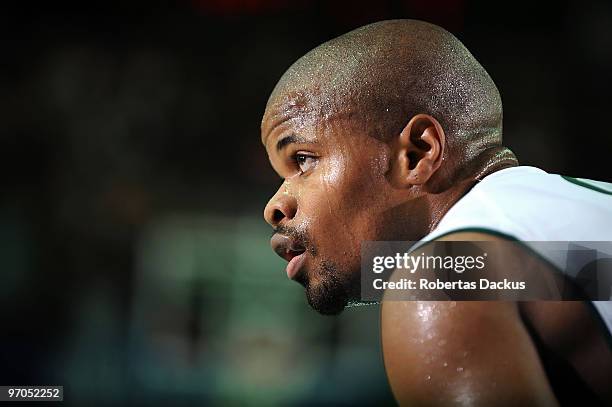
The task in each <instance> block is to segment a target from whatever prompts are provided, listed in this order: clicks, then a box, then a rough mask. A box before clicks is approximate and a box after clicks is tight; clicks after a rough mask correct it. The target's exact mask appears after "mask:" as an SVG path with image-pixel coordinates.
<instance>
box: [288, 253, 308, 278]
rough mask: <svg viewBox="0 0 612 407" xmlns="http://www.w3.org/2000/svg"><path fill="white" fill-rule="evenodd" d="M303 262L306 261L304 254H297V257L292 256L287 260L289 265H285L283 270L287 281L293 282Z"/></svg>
mask: <svg viewBox="0 0 612 407" xmlns="http://www.w3.org/2000/svg"><path fill="white" fill-rule="evenodd" d="M304 260H306V252H304V253H302V254H298V255H297V256H294V257H293V258H292V259H291V260H289V263H287V268H286V269H285V271H286V272H287V277H288V278H289V280H295V276H296V275H297V273H298V272H299V271H300V269H301V268H302V265H303V264H304Z"/></svg>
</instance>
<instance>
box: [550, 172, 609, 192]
mask: <svg viewBox="0 0 612 407" xmlns="http://www.w3.org/2000/svg"><path fill="white" fill-rule="evenodd" d="M560 177H561V178H563V179H564V180H566V181H568V182H571V183H572V184H575V185H578V186H580V187H584V188H588V189H591V190H593V191H597V192H601V193H602V194H607V195H612V189H611V190H607V189H604V188H602V187H600V186H598V185H595V184H592V183H590V182H589V181H591V180H588V179H584V178H574V177H568V176H567V175H560ZM610 188H612V184H610Z"/></svg>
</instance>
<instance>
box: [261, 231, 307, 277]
mask: <svg viewBox="0 0 612 407" xmlns="http://www.w3.org/2000/svg"><path fill="white" fill-rule="evenodd" d="M270 245H271V246H272V250H274V251H275V252H276V254H278V255H279V256H280V257H282V258H283V259H285V260H287V261H288V264H287V268H286V271H287V277H288V278H289V279H291V280H295V277H296V276H297V274H298V272H299V271H300V269H301V268H302V266H303V264H304V260H306V249H305V248H304V246H302V245H300V244H298V243H297V242H296V241H295V240H294V239H292V238H291V237H289V236H285V235H280V234H278V233H277V234H275V235H274V236H272V239H270Z"/></svg>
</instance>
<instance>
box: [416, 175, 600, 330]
mask: <svg viewBox="0 0 612 407" xmlns="http://www.w3.org/2000/svg"><path fill="white" fill-rule="evenodd" d="M468 230H472V231H482V232H485V233H487V232H489V233H494V234H502V235H506V236H507V237H509V238H513V239H516V240H520V241H525V242H536V241H539V242H551V241H553V242H559V241H566V242H596V241H597V242H602V243H601V244H602V246H604V245H605V246H606V248H607V252H610V247H611V246H612V184H609V183H605V182H599V181H592V180H585V179H576V178H570V177H564V176H561V175H557V174H549V173H547V172H545V171H542V170H541V169H539V168H535V167H526V166H519V167H511V168H506V169H503V170H500V171H497V172H495V173H493V174H490V175H488V176H486V177H485V178H483V179H482V180H481V181H480V182H478V183H477V184H476V185H475V186H474V187H473V188H472V189H471V190H470V191H469V192H468V193H467V194H466V195H464V196H463V197H462V198H461V199H460V200H459V201H457V203H456V204H455V205H453V207H452V208H451V209H450V210H449V211H448V212H447V213H446V214H445V215H444V217H443V218H442V220H441V221H440V223H439V224H438V226H437V227H436V228H435V229H434V230H433V231H432V232H431V233H430V234H429V235H427V236H426V237H425V238H424V239H423V240H422V241H431V240H435V239H437V238H439V237H441V236H443V235H447V234H449V233H453V232H457V231H468ZM604 242H605V243H604ZM531 246H532V248H533V249H534V250H535V251H537V252H538V253H539V254H540V255H542V256H543V257H545V258H547V259H548V260H549V261H551V262H552V263H553V264H555V265H556V266H557V267H558V268H559V269H560V270H562V271H563V272H565V273H567V274H571V273H570V272H568V271H567V270H565V267H564V265H567V263H566V262H565V259H559V258H553V257H551V256H550V253H544V252H541V251H540V250H539V248H538V247H537V245H536V246H533V245H531ZM604 251H605V250H604ZM611 300H612V299H611ZM593 305H594V307H595V309H596V310H597V311H598V312H599V314H600V316H601V317H602V320H603V321H604V323H605V324H606V326H607V327H608V332H609V333H612V301H593Z"/></svg>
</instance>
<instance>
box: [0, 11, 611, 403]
mask: <svg viewBox="0 0 612 407" xmlns="http://www.w3.org/2000/svg"><path fill="white" fill-rule="evenodd" d="M542 3H544V2H542ZM390 18H417V19H424V20H427V21H430V22H433V23H436V24H439V25H441V26H443V27H445V28H446V29H448V30H450V31H451V32H453V33H454V34H455V35H456V36H457V37H459V39H461V40H462V41H463V42H464V44H465V45H466V46H467V47H468V48H469V49H470V50H471V51H472V53H473V54H474V55H475V56H476V57H477V59H479V61H480V62H481V63H482V64H483V65H484V66H485V68H486V69H487V70H488V71H489V73H490V74H491V76H492V77H493V79H494V80H495V82H496V83H497V85H498V87H499V89H500V91H501V94H502V98H503V101H504V109H505V123H504V133H505V140H506V143H507V145H509V146H510V147H511V148H512V149H513V150H514V151H515V152H516V154H517V155H518V157H519V159H520V160H521V162H522V163H523V164H528V165H536V166H539V167H541V168H543V169H545V170H547V171H550V172H559V173H563V174H566V175H571V176H577V177H585V178H593V179H598V180H602V181H611V180H612V173H611V171H610V170H609V163H610V158H609V156H610V153H612V138H611V137H610V127H609V126H610V117H611V113H610V110H611V107H612V103H611V102H610V94H611V91H612V80H611V79H610V72H611V71H612V3H610V2H604V1H601V2H585V1H578V0H572V1H568V2H557V3H556V5H555V6H551V7H546V6H545V5H544V4H541V3H540V2H535V1H524V0H520V1H511V2H491V1H468V0H381V1H371V2H367V1H346V0H342V1H323V0H319V1H315V0H295V1H291V2H286V1H281V0H231V1H222V0H215V1H206V0H194V1H182V0H176V1H167V2H161V3H160V2H155V3H152V2H144V1H140V2H139V1H136V2H123V3H112V2H111V3H109V2H104V3H91V2H87V3H86V4H80V5H79V6H75V5H72V4H69V3H65V2H55V1H50V2H46V3H44V5H37V4H33V3H27V7H26V6H23V7H20V8H17V7H15V6H14V5H13V6H9V5H2V6H0V27H1V28H0V30H1V33H2V34H1V40H0V44H1V47H2V60H1V61H2V62H1V64H0V89H1V90H2V97H1V98H0V118H1V120H0V146H1V147H0V153H1V154H2V160H1V161H0V163H1V166H2V169H1V172H0V174H1V175H0V176H1V179H2V195H1V196H2V199H1V200H0V239H1V240H0V269H1V271H2V280H1V283H0V315H1V316H2V319H1V321H0V322H1V323H2V325H1V327H0V329H1V332H2V334H1V338H0V384H2V385H13V384H14V385H23V384H32V385H43V384H57V385H63V386H64V391H65V399H66V400H67V403H68V404H75V405H94V404H95V405H98V404H99V405H109V404H120V405H125V404H142V405H157V404H159V405H167V404H171V405H192V404H199V405H228V404H229V405H243V404H247V405H342V404H345V405H348V404H361V405H367V404H377V405H384V404H388V403H390V402H392V399H391V396H390V394H389V390H388V388H387V384H386V381H385V378H384V370H383V366H382V362H381V357H380V349H379V343H378V325H377V324H378V322H377V309H376V307H362V308H354V309H350V310H348V311H346V312H345V313H344V314H343V315H341V316H340V317H333V318H330V317H321V316H319V315H317V314H315V313H314V312H313V311H311V310H310V309H309V308H308V306H307V305H306V302H305V299H304V296H303V294H302V291H301V289H300V288H299V287H297V285H296V284H294V283H291V282H289V281H286V280H287V279H286V277H285V276H284V273H283V261H282V260H280V259H277V258H276V256H275V255H274V254H273V253H272V251H271V250H270V249H269V246H268V241H267V240H268V237H269V230H268V228H267V226H266V225H265V223H264V222H263V219H262V218H261V214H262V210H263V206H264V205H265V203H266V201H267V199H268V198H269V197H270V196H271V194H272V193H273V192H274V191H275V189H276V188H277V187H278V185H279V184H280V180H279V179H278V178H277V176H275V175H274V174H273V172H272V170H271V168H270V167H269V165H268V163H267V158H266V155H265V151H264V149H263V148H262V146H261V144H260V140H259V124H260V121H261V116H262V113H263V109H264V106H265V103H266V100H267V97H268V95H269V93H270V92H271V90H272V88H273V87H274V85H275V83H276V81H277V80H278V79H279V77H280V76H281V75H282V73H283V72H284V71H285V70H286V69H287V68H288V67H289V65H291V63H293V62H294V61H295V60H296V59H297V58H299V57H300V56H301V55H303V54H304V53H305V52H307V51H308V50H310V49H312V48H314V47H315V46H317V45H318V44H320V43H321V42H324V41H326V40H328V39H331V38H333V37H335V36H337V35H340V34H342V33H344V32H346V31H349V30H351V29H353V28H356V27H359V26H361V25H364V24H367V23H369V22H373V21H377V20H382V19H390Z"/></svg>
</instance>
